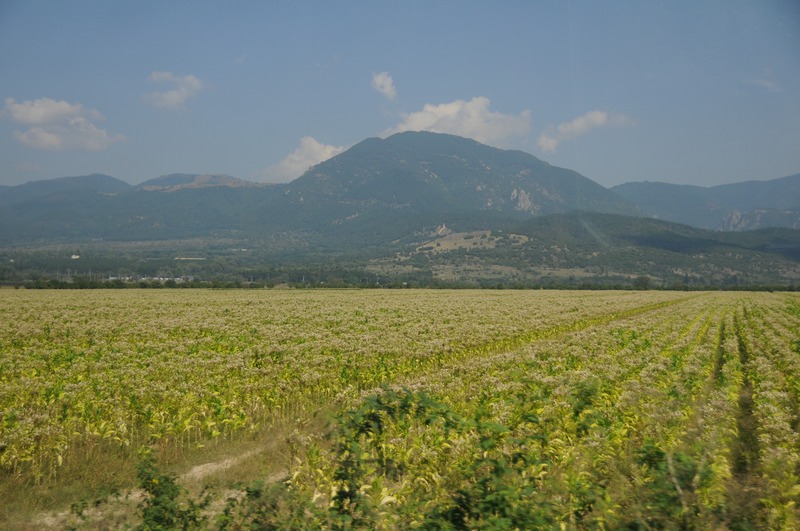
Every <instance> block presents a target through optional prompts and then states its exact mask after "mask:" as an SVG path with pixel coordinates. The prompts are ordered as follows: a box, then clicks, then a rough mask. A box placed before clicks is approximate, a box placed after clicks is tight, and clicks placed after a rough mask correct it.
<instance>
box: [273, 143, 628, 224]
mask: <svg viewBox="0 0 800 531" xmlns="http://www.w3.org/2000/svg"><path fill="white" fill-rule="evenodd" d="M287 193H289V194H293V193H294V194H297V196H298V197H303V198H305V199H308V198H311V197H317V198H319V199H320V200H322V198H323V197H324V198H327V199H325V201H326V202H330V201H331V200H333V201H338V202H340V203H346V204H347V205H349V207H348V209H349V210H351V211H353V214H355V212H356V211H360V210H362V208H366V209H371V208H374V207H377V206H378V205H382V206H381V208H384V207H389V208H392V209H398V208H400V209H410V210H412V211H420V212H422V211H426V212H427V211H445V212H448V211H449V212H455V211H457V212H465V211H470V210H483V211H495V212H505V213H507V214H512V215H514V216H530V215H540V214H547V213H551V212H566V211H570V210H595V211H599V212H611V213H619V214H637V213H638V210H637V209H636V207H635V206H634V205H632V204H631V203H628V202H627V201H625V200H624V199H622V198H620V197H619V196H617V195H616V194H613V193H612V192H610V191H609V190H607V189H605V188H604V187H602V186H600V185H599V184H597V183H595V182H594V181H591V180H590V179H588V178H586V177H584V176H582V175H580V174H579V173H577V172H574V171H571V170H567V169H564V168H558V167H555V166H551V165H550V164H548V163H546V162H544V161H542V160H539V159H538V158H536V157H534V156H533V155H530V154H528V153H524V152H521V151H508V150H502V149H498V148H494V147H491V146H487V145H485V144H481V143H479V142H476V141H475V140H472V139H468V138H463V137H459V136H455V135H449V134H443V133H431V132H421V131H406V132H403V133H397V134H394V135H392V136H390V137H388V138H386V139H380V138H368V139H366V140H364V141H362V142H360V143H358V144H356V145H355V146H353V147H352V148H350V149H349V150H347V151H345V152H343V153H340V154H339V155H337V156H335V157H333V158H331V159H329V160H327V161H325V162H322V163H320V164H317V165H316V166H314V167H313V168H311V169H309V171H307V172H306V173H305V174H303V175H302V176H301V177H299V178H298V179H296V180H295V181H293V182H291V183H289V185H288V192H287Z"/></svg>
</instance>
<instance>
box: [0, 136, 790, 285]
mask: <svg viewBox="0 0 800 531" xmlns="http://www.w3.org/2000/svg"><path fill="white" fill-rule="evenodd" d="M670 222H672V223H670ZM676 223H678V224H676ZM679 224H680V225H679ZM689 226H691V227H689ZM770 227H771V228H770ZM776 227H782V229H778V228H776ZM797 227H800V174H798V175H794V176H790V177H785V178H783V179H776V180H773V181H752V182H745V183H738V184H732V185H724V186H717V187H711V188H703V187H697V186H682V185H672V184H664V183H647V182H643V183H627V184H624V185H620V186H616V187H614V188H612V189H607V188H604V187H603V186H601V185H599V184H597V183H596V182H594V181H592V180H590V179H588V178H587V177H584V176H583V175H580V174H579V173H577V172H574V171H572V170H569V169H565V168H559V167H556V166H552V165H550V164H548V163H547V162H544V161H542V160H540V159H538V158H536V157H534V156H532V155H530V154H527V153H524V152H521V151H508V150H501V149H497V148H493V147H490V146H486V145H483V144H480V143H478V142H475V141H473V140H469V139H465V138H461V137H457V136H452V135H445V134H437V133H427V132H405V133H399V134H396V135H393V136H390V137H388V138H386V139H379V138H369V139H366V140H364V141H363V142H360V143H359V144H356V145H355V146H353V147H352V148H350V149H349V150H347V151H345V152H343V153H341V154H339V155H337V156H335V157H333V158H331V159H329V160H327V161H325V162H322V163H320V164H318V165H316V166H314V167H312V168H310V169H309V170H308V171H307V172H306V173H304V174H303V175H302V176H300V177H299V178H297V179H295V180H294V181H292V182H290V183H286V184H271V185H267V184H260V183H254V182H249V181H245V180H241V179H237V178H234V177H230V176H226V175H189V174H174V175H167V176H163V177H159V178H156V179H151V180H148V181H145V182H143V183H141V184H138V185H136V186H133V185H130V184H128V183H125V182H123V181H121V180H119V179H116V178H114V177H111V176H107V175H99V174H95V175H88V176H80V177H64V178H60V179H53V180H48V181H34V182H30V183H26V184H23V185H19V186H10V187H0V259H2V258H3V257H4V256H5V255H7V256H8V260H9V261H10V260H13V262H11V263H13V264H15V265H14V266H13V267H11V266H9V265H7V264H8V261H7V263H6V265H5V266H3V267H5V270H6V273H5V275H6V276H8V275H12V276H13V273H14V272H13V271H12V272H9V271H8V270H9V269H13V270H14V271H17V272H18V271H19V270H20V268H21V267H22V266H21V265H19V264H22V263H26V262H25V260H26V259H28V260H29V261H28V262H27V263H28V264H29V266H28V267H29V268H30V267H33V266H31V265H30V264H32V263H33V262H31V261H30V260H32V259H31V258H30V257H31V256H34V255H35V256H38V258H37V260H39V263H44V262H42V261H43V260H44V261H45V262H46V261H47V260H50V259H51V258H52V259H53V260H55V262H53V261H51V262H48V263H50V264H51V265H50V266H48V267H50V268H51V270H52V269H58V268H59V267H66V266H67V265H72V266H73V267H74V266H76V265H77V264H76V263H75V262H73V263H71V264H70V263H69V262H59V261H58V259H55V258H53V257H55V256H57V255H58V252H59V251H57V249H63V248H78V247H80V248H82V249H84V250H86V249H91V250H92V251H91V252H92V253H93V255H94V256H95V257H96V258H98V260H99V261H96V262H95V271H98V270H101V269H102V268H103V267H106V268H107V269H108V268H111V267H116V268H117V269H120V268H122V267H123V265H122V264H127V265H126V266H125V267H126V268H127V269H128V270H139V269H142V268H143V267H144V266H143V265H142V264H143V263H144V262H145V261H149V262H148V263H150V265H152V262H153V261H154V260H155V261H158V260H161V262H158V263H160V264H161V265H160V267H162V268H167V269H171V270H175V269H176V268H177V269H180V271H179V272H185V271H186V270H187V269H190V268H189V266H188V265H186V264H180V265H181V267H177V266H176V265H175V264H173V263H169V262H168V258H167V257H171V259H173V260H174V258H175V256H173V255H174V254H175V252H176V251H177V250H178V249H182V250H185V252H191V253H194V254H195V255H197V256H200V255H202V256H203V257H206V258H213V259H214V261H215V263H216V264H217V266H218V269H219V270H221V271H224V270H225V268H228V269H230V270H231V271H234V270H235V271H244V270H247V271H249V272H250V273H251V275H250V276H251V277H252V273H253V271H254V270H256V269H258V267H260V266H263V265H264V264H272V265H275V264H287V263H291V264H295V266H296V265H297V264H308V263H318V264H327V263H331V262H336V263H340V264H347V267H350V268H357V269H359V270H363V271H372V272H374V273H375V274H383V275H389V276H394V277H397V278H399V277H400V276H402V275H403V274H407V273H408V272H409V271H412V272H416V273H419V272H420V271H423V270H424V271H425V274H429V275H432V276H431V278H451V277H452V279H454V280H466V281H473V280H475V279H479V278H483V279H486V278H492V279H497V278H500V279H503V278H505V279H506V280H507V279H508V278H512V277H514V275H516V278H517V279H518V280H520V281H522V280H524V281H525V282H529V281H535V279H536V278H538V279H540V280H541V279H542V278H544V277H546V276H548V275H551V274H553V272H554V271H559V273H558V274H559V275H561V277H559V278H562V277H563V276H564V275H566V278H572V277H575V275H576V274H577V275H578V276H579V277H581V276H583V275H589V276H591V277H592V278H595V279H597V278H614V279H625V278H630V277H632V276H637V275H645V274H646V275H650V276H652V277H653V278H660V279H661V280H662V281H664V282H666V281H667V279H670V281H672V282H674V281H675V280H676V279H682V280H686V279H687V278H694V277H698V278H700V277H702V278H705V279H706V280H707V281H708V279H714V282H723V281H724V282H731V280H730V279H732V278H735V279H736V282H740V281H743V282H750V283H754V282H755V283H765V282H777V283H784V284H786V283H793V282H794V281H795V277H798V278H800V264H798V259H800V256H798V252H797V250H798V249H800V237H798V234H800V231H795V230H791V229H792V228H797ZM768 228H769V230H762V231H755V232H753V231H751V229H768ZM745 229H747V231H748V232H739V233H738V234H739V235H737V233H733V232H730V233H729V232H719V231H720V230H726V231H742V230H745ZM476 244H479V245H476ZM232 248H233V249H239V251H236V252H235V253H234V252H232V251H230V249H232ZM135 249H138V250H139V251H135ZM242 249H246V250H247V251H246V252H243V251H241V250H242ZM421 249H426V250H421ZM564 249H571V251H569V252H567V251H564ZM433 250H435V252H432V251H433ZM579 250H580V252H579ZM612 250H613V252H612ZM185 252H184V254H185ZM637 252H638V255H637ZM14 253H16V254H14ZM26 253H27V254H26ZM37 253H38V254H37ZM582 253H583V254H582ZM585 253H589V254H588V255H586V254H585ZM592 253H594V254H592ZM665 253H667V254H665ZM669 253H672V254H669ZM62 254H64V253H63V252H62ZM12 255H13V256H12ZM23 255H24V256H23ZM84 255H85V252H84ZM145 255H146V256H145ZM590 255H591V256H594V257H598V256H601V257H602V259H600V260H594V262H592V261H591V260H589V261H588V262H587V260H588V258H587V257H588V256H590ZM71 256H72V255H71ZM101 256H102V257H105V258H103V260H105V261H103V260H100V259H99V257H101ZM614 256H616V258H613V257H614ZM709 256H712V257H713V258H712V259H709V258H708V257H709ZM26 257H27V258H26ZM46 257H49V258H47V259H45V258H46ZM581 257H582V258H581ZM725 257H727V259H726V258H725ZM62 258H63V257H62ZM459 260H460V261H461V262H462V265H463V264H465V263H467V262H469V261H472V262H474V265H475V268H473V270H474V271H473V272H472V273H470V272H469V271H468V270H464V269H463V267H460V266H458V265H457V262H458V261H459ZM615 260H616V261H617V262H618V263H617V264H615V263H614V262H615ZM642 260H644V261H642ZM726 260H727V262H726ZM736 260H738V262H737V261H736ZM126 261H127V262H126ZM648 261H649V262H653V263H657V264H659V265H658V267H655V268H654V267H650V266H648V265H647V263H649V262H648ZM600 262H602V264H603V265H598V263H600ZM85 263H86V262H82V264H85ZM501 263H502V264H504V265H505V266H508V264H510V263H514V264H516V265H514V266H513V267H511V270H513V271H511V270H504V269H503V268H498V267H497V266H498V265H500V264H501ZM59 264H60V265H59ZM101 264H106V265H105V266H103V265H101ZM111 264H115V265H113V266H112V265H111ZM137 264H138V265H137ZM437 264H438V265H437ZM667 264H669V267H667ZM709 264H711V265H709ZM446 265H447V266H446ZM128 266H130V267H128ZM140 266H141V267H140ZM450 266H452V267H450ZM37 267H38V269H42V267H39V266H37ZM194 267H195V269H197V268H199V267H200V266H199V265H197V264H194ZM207 268H208V266H207V264H206V272H207ZM437 268H438V269H437ZM467 269H469V268H467ZM435 270H436V271H439V273H434V271H435ZM475 271H478V272H477V273H475ZM499 271H500V272H502V271H511V272H509V274H508V275H503V274H502V273H498V272H499ZM437 274H438V277H437V276H436V275H437ZM448 275H449V276H448Z"/></svg>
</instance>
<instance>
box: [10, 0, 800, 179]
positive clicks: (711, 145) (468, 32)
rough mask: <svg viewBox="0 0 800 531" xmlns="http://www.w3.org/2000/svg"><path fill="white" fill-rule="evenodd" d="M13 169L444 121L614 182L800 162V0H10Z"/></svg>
mask: <svg viewBox="0 0 800 531" xmlns="http://www.w3.org/2000/svg"><path fill="white" fill-rule="evenodd" d="M0 98H1V99H0V105H1V106H2V107H0V184H19V183H22V182H26V181H30V180H38V179H48V178H55V177H61V176H68V175H84V174H89V173H107V174H109V175H112V176H114V177H117V178H120V179H123V180H125V181H128V182H130V183H133V184H135V183H138V182H141V181H144V180H146V179H150V178H153V177H157V176H159V175H164V174H169V173H225V174H228V175H232V176H235V177H239V178H243V179H250V180H258V181H271V182H280V181H287V180H290V179H292V178H294V177H296V176H298V175H299V174H300V173H302V171H303V170H304V169H306V168H307V167H308V166H309V165H311V164H314V163H317V162H320V161H321V160H323V159H324V158H326V157H330V156H332V155H334V154H336V153H338V152H340V151H341V150H343V149H346V148H348V147H350V146H352V145H353V144H355V143H358V142H359V141H361V140H363V139H365V138H368V137H374V136H386V135H389V134H391V133H393V132H396V131H402V130H409V129H411V130H419V129H426V130H432V131H438V132H446V133H453V134H459V135H462V136H469V137H472V138H475V139H476V140H479V141H481V142H485V143H488V144H490V145H494V146H497V147H501V148H508V149H521V150H523V151H527V152H529V153H531V154H533V155H535V156H537V157H539V158H541V159H543V160H546V161H548V162H550V163H551V164H554V165H557V166H563V167H567V168H571V169H574V170H576V171H579V172H580V173H582V174H584V175H585V176H587V177H589V178H591V179H593V180H595V181H597V182H599V183H600V184H603V185H604V186H613V185H615V184H619V183H622V182H627V181H642V180H649V181H665V182H674V183H688V184H699V185H715V184H722V183H728V182H738V181H743V180H750V179H759V180H761V179H772V178H778V177H783V176H786V175H790V174H794V173H797V172H800V3H798V2H796V1H795V0H772V1H771V0H749V1H742V0H719V1H670V2H660V1H634V0H630V1H604V2H600V1H552V2H551V1H524V2H515V1H485V2H474V1H403V2H401V1H392V2H382V1H324V2H323V1H320V2H307V1H296V2H283V1H265V2H202V1H192V2H188V1H186V2H183V1H170V2H163V1H158V2H150V1H135V2H133V1H132V2H127V1H113V2H109V1H98V2H94V1H74V2H66V1H54V0H48V1H39V0H0Z"/></svg>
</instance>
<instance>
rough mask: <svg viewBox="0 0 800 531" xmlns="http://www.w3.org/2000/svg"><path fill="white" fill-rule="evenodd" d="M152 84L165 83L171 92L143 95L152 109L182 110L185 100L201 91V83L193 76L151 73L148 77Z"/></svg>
mask: <svg viewBox="0 0 800 531" xmlns="http://www.w3.org/2000/svg"><path fill="white" fill-rule="evenodd" d="M149 79H150V81H152V82H153V83H167V84H170V85H172V86H173V88H172V89H171V90H165V91H162V92H151V93H149V94H145V96H144V99H145V101H146V102H147V103H149V104H150V105H152V106H153V107H160V108H162V109H170V110H177V109H183V104H184V103H186V100H188V99H189V98H191V97H192V96H194V95H195V94H197V93H198V92H200V91H201V90H203V82H202V81H200V80H199V79H197V78H196V77H194V76H176V75H175V74H173V73H172V72H153V73H151V74H150V77H149Z"/></svg>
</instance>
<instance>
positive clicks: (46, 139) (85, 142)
mask: <svg viewBox="0 0 800 531" xmlns="http://www.w3.org/2000/svg"><path fill="white" fill-rule="evenodd" d="M3 114H5V115H8V116H10V117H11V119H12V120H13V121H14V122H16V123H18V124H21V125H26V126H30V127H29V128H28V129H27V130H25V131H20V130H17V131H14V138H16V139H17V140H18V141H19V142H21V143H22V144H25V145H26V146H28V147H31V148H34V149H45V150H51V151H59V150H87V151H101V150H103V149H106V148H107V147H108V146H109V145H111V144H113V143H114V142H119V141H121V140H124V137H123V136H122V135H114V136H111V135H109V134H108V132H107V131H106V130H105V129H100V128H99V127H97V126H96V125H95V124H94V123H93V122H97V121H102V120H104V119H105V118H104V117H103V115H102V114H100V112H99V111H96V110H95V109H87V108H86V107H84V106H83V105H81V104H80V103H69V102H67V101H63V100H54V99H51V98H41V99H38V100H33V101H31V100H26V101H23V102H19V103H17V102H16V101H15V100H14V98H6V100H5V108H4V111H3Z"/></svg>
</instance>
